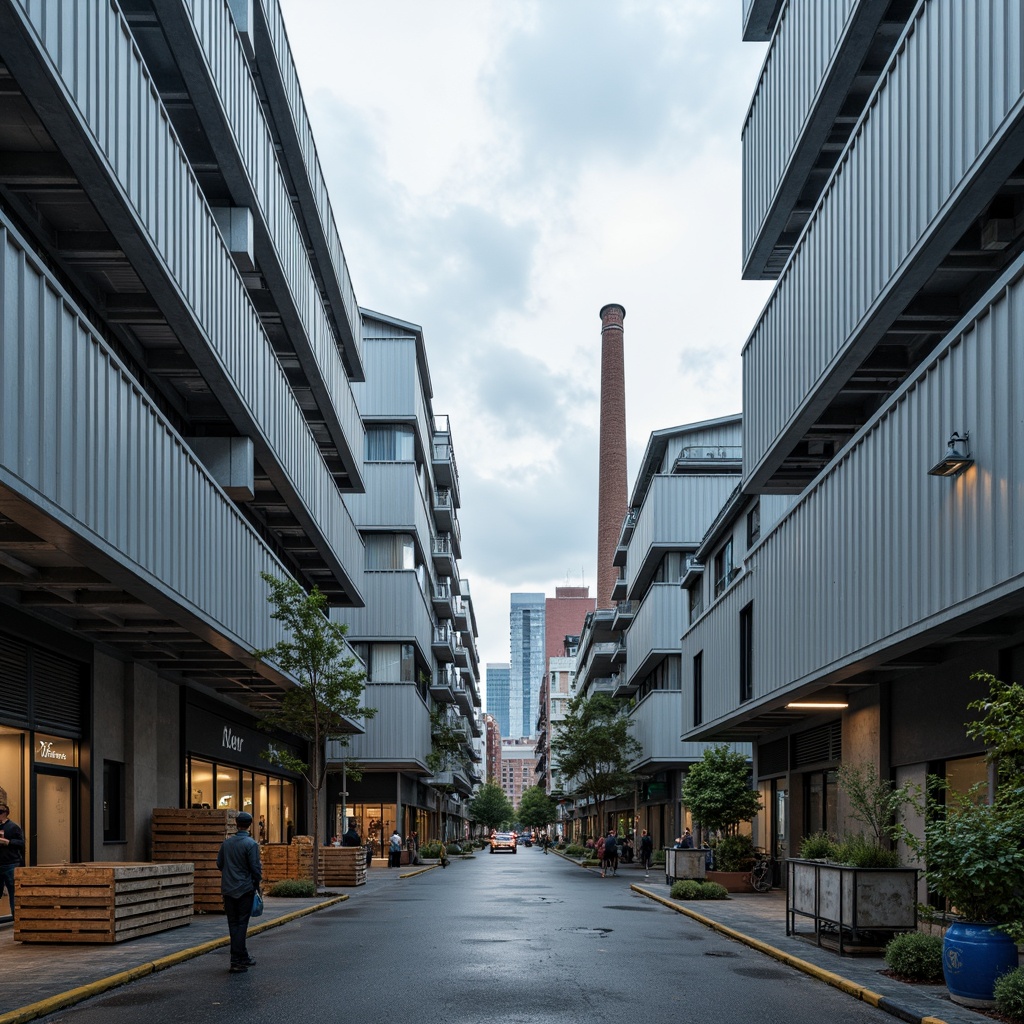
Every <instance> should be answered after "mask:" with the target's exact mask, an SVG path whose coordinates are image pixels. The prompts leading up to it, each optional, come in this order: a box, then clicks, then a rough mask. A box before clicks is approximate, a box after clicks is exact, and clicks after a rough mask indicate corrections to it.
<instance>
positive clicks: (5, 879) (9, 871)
mask: <svg viewBox="0 0 1024 1024" xmlns="http://www.w3.org/2000/svg"><path fill="white" fill-rule="evenodd" d="M17 866H18V865H17V864H0V899H3V897H4V889H6V890H7V895H8V896H9V897H10V900H11V917H14V869H15V868H16V867H17Z"/></svg>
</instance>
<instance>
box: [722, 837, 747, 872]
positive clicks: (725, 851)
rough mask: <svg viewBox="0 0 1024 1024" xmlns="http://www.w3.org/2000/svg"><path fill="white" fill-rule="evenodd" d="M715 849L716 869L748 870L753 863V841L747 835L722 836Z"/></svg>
mask: <svg viewBox="0 0 1024 1024" xmlns="http://www.w3.org/2000/svg"><path fill="white" fill-rule="evenodd" d="M714 850H715V870H716V871H749V870H750V869H751V867H753V864H754V842H753V840H752V839H751V838H750V836H748V835H742V834H740V833H736V834H735V835H730V836H722V838H721V839H719V840H718V844H717V845H716V846H715V848H714Z"/></svg>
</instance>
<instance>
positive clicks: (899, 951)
mask: <svg viewBox="0 0 1024 1024" xmlns="http://www.w3.org/2000/svg"><path fill="white" fill-rule="evenodd" d="M884 956H885V962H886V964H888V966H889V970H891V971H892V972H893V973H894V974H898V975H899V976H900V977H901V978H910V979H912V980H913V981H930V982H940V981H942V939H941V938H940V937H939V936H938V935H925V933H924V932H904V933H903V934H902V935H896V936H895V937H893V938H892V939H890V940H889V942H888V943H887V944H886V947H885V954H884Z"/></svg>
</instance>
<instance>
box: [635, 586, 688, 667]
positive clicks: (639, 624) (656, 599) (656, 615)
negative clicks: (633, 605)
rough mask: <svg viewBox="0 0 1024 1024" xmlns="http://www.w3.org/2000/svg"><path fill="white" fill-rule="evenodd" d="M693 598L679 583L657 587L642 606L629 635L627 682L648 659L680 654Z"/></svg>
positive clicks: (652, 587)
mask: <svg viewBox="0 0 1024 1024" xmlns="http://www.w3.org/2000/svg"><path fill="white" fill-rule="evenodd" d="M688 597H689V594H688V593H687V592H686V591H685V590H683V589H682V588H681V587H680V586H679V584H678V582H676V583H653V584H652V585H651V588H650V590H648V591H647V593H646V595H645V596H644V599H643V600H642V601H641V602H640V607H639V608H637V610H636V614H635V615H634V616H633V621H632V622H631V623H630V625H629V630H628V631H627V633H626V673H625V678H626V681H627V682H630V683H638V682H642V680H640V679H634V678H633V676H634V674H635V673H636V671H637V669H638V668H640V666H642V665H643V663H644V661H645V660H646V659H647V657H648V655H650V654H652V653H654V652H658V651H662V652H666V653H668V652H672V653H675V654H678V653H679V638H680V636H682V633H683V630H684V629H685V628H686V618H687V609H688V605H687V599H688Z"/></svg>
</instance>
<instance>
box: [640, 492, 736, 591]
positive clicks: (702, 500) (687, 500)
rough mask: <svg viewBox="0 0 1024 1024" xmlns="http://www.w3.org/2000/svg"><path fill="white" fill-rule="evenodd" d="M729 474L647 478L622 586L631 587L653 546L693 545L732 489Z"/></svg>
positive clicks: (670, 547)
mask: <svg viewBox="0 0 1024 1024" xmlns="http://www.w3.org/2000/svg"><path fill="white" fill-rule="evenodd" d="M736 482H737V478H736V476H734V475H733V474H731V473H728V474H720V475H714V474H712V475H708V476H698V475H695V474H690V473H688V474H685V475H683V474H659V475H658V476H656V477H655V478H654V479H653V480H652V481H651V486H650V488H649V489H648V491H647V495H646V497H645V499H644V503H643V506H642V507H641V509H640V514H639V516H638V517H637V521H636V526H635V527H634V528H633V536H632V537H631V538H630V541H629V547H628V549H627V551H626V586H627V588H630V589H631V588H632V587H633V584H634V582H635V581H636V578H637V575H638V573H639V572H640V570H641V568H644V569H645V570H646V569H647V568H648V566H647V564H646V563H648V561H649V559H650V558H651V557H652V553H653V551H654V549H656V548H664V549H675V550H677V551H678V550H681V549H683V548H696V547H697V545H698V544H700V541H701V538H702V537H703V536H704V534H705V533H706V532H707V529H708V527H709V526H710V525H711V524H712V522H714V519H715V516H716V515H718V513H719V512H720V511H721V508H722V506H723V505H724V504H725V502H726V499H727V498H728V497H729V495H730V494H731V493H732V492H733V490H735V488H736Z"/></svg>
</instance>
